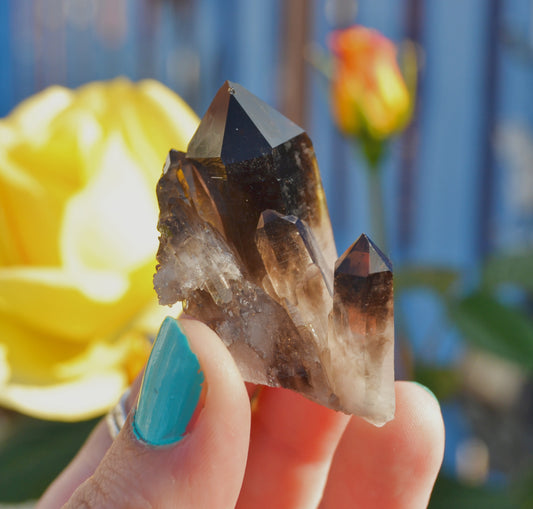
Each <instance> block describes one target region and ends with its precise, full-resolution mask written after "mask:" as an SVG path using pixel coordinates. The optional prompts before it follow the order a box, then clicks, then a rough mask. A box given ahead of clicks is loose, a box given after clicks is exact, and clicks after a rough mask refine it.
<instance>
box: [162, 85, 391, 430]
mask: <svg viewBox="0 0 533 509" xmlns="http://www.w3.org/2000/svg"><path fill="white" fill-rule="evenodd" d="M157 196H158V200H159V207H160V217H159V223H158V229H159V231H160V232H161V237H160V245H159V250H158V254H157V259H158V262H159V265H158V267H157V273H156V275H155V276H154V286H155V288H156V290H157V293H158V295H159V301H160V303H161V304H173V303H174V302H176V301H178V300H180V301H182V302H183V304H184V309H185V311H186V312H187V313H188V314H189V315H192V316H194V317H197V318H198V319H200V320H202V321H203V322H205V323H206V324H207V325H209V326H210V327H211V328H212V329H214V330H215V331H216V332H217V333H218V334H219V335H220V337H221V338H222V339H223V341H224V342H225V344H226V345H227V347H228V349H229V350H230V352H231V353H232V355H233V356H234V358H235V360H236V362H237V364H238V366H239V368H240V369H241V372H242V374H243V377H244V378H245V379H246V380H248V381H251V382H255V383H262V384H268V385H271V386H281V387H287V388H291V389H294V390H297V391H299V392H300V393H302V394H304V395H305V396H307V397H308V398H310V399H312V400H314V401H317V402H319V403H321V404H324V405H326V406H329V407H330V408H333V409H335V410H342V411H345V412H348V413H353V412H357V413H359V414H360V415H363V416H365V417H366V418H367V419H368V420H370V421H372V422H376V423H379V424H381V423H382V422H383V420H384V419H386V418H390V417H391V415H389V414H387V415H388V417H386V418H383V415H385V412H384V411H383V408H384V403H383V401H385V400H387V401H389V398H390V395H389V393H388V388H389V386H388V381H389V379H392V378H391V377H393V372H392V365H391V364H390V362H389V361H390V359H391V357H389V355H392V353H391V352H392V350H391V349H389V350H387V349H386V348H385V347H383V348H381V349H380V348H378V343H379V341H377V342H375V344H374V342H373V339H372V340H371V341H370V342H369V343H368V344H370V343H372V344H373V345H374V346H372V347H371V348H369V347H363V346H361V344H360V340H361V334H362V332H361V331H362V329H360V328H358V326H356V322H355V321H353V320H352V315H353V314H354V312H355V310H357V309H358V310H359V313H360V315H361V319H362V317H364V315H365V309H366V308H368V309H370V310H372V312H373V313H374V310H377V309H378V307H376V306H374V304H373V303H372V302H373V301H368V300H367V299H369V298H373V295H374V293H375V291H374V290H375V289H373V285H375V284H376V285H377V284H378V283H379V285H381V284H382V283H381V282H380V281H381V279H379V277H374V273H376V274H377V273H378V271H377V270H376V267H377V265H376V264H377V263H378V262H377V261H373V262H372V263H371V264H370V265H369V267H370V269H369V271H370V272H369V274H370V275H367V276H368V278H367V282H368V285H369V286H368V285H367V287H366V288H367V291H366V293H365V291H363V290H362V286H361V285H359V286H357V285H358V284H359V283H360V281H359V280H358V279H357V277H359V276H360V275H361V274H362V273H363V272H364V270H363V271H361V270H359V272H357V271H355V273H353V271H351V272H350V271H347V274H348V273H349V274H350V277H352V276H353V277H355V279H350V278H349V277H348V278H344V279H343V277H344V276H343V274H344V272H346V270H345V269H346V267H348V266H351V265H350V263H351V262H349V263H348V260H352V257H351V255H350V256H347V255H345V256H344V257H343V258H342V259H341V261H339V262H338V263H337V267H336V271H335V276H334V275H333V267H334V262H335V259H336V252H335V247H334V243H333V235H332V231H331V225H330V222H329V216H328V213H327V207H326V202H325V197H324V192H323V189H322V184H321V181H320V175H319V172H318V166H317V164H316V159H315V155H314V151H313V147H312V144H311V140H310V139H309V137H308V136H307V134H305V132H304V131H303V130H302V129H301V128H300V127H298V126H296V125H295V124H293V123H292V122H291V121H290V120H288V119H286V118H285V117H283V116H282V115H281V114H280V113H278V112H276V111H275V110H273V109H272V108H270V107H269V106H268V105H267V104H265V103H264V102H262V101H260V100H259V99H258V98H256V97H255V96H253V95H252V94H250V93H249V92H248V91H247V90H245V89H244V88H242V87H241V86H240V85H238V84H236V83H231V82H226V83H225V84H224V85H223V86H222V87H221V89H220V90H219V91H218V93H217V95H216V97H215V99H214V100H213V103H212V104H211V106H210V107H209V109H208V111H207V113H206V114H205V116H204V118H203V119H202V121H201V123H200V125H199V127H198V129H197V131H196V133H195V135H194V136H193V138H192V139H191V142H190V144H189V147H188V152H187V154H184V153H182V152H176V151H173V150H171V151H170V154H169V157H168V159H167V163H166V164H165V167H164V170H163V175H162V177H161V179H160V181H159V183H158V186H157ZM365 238H366V237H365ZM369 245H371V244H369ZM372 246H373V245H372ZM372 249H374V248H373V247H372ZM372 252H373V251H372ZM376 252H378V251H376ZM368 253H370V251H368ZM368 253H367V254H368ZM353 259H354V260H355V258H353ZM380 259H381V258H380ZM383 259H385V258H383ZM347 263H348V265H346V264H347ZM354 263H355V262H354ZM389 276H390V272H389ZM341 280H342V281H341ZM350 281H351V283H350ZM349 284H353V285H355V286H353V287H352V288H351V292H350V291H348V290H349V288H348V287H347V286H346V285H348V286H349ZM343 285H344V286H343ZM380 288H381V286H380ZM390 289H391V293H390V298H392V286H390ZM345 294H346V295H345ZM387 302H388V301H387ZM373 306H374V307H373ZM387 309H388V311H387V312H386V313H384V314H383V316H381V315H380V317H378V315H377V314H376V313H374V315H375V316H374V315H372V316H373V317H374V318H369V320H377V321H379V320H381V319H382V318H383V320H384V322H383V323H381V322H379V323H377V322H376V331H378V330H379V331H380V332H379V333H377V335H378V336H379V337H380V338H382V339H383V341H382V343H383V345H385V344H389V343H390V344H392V336H391V334H392V330H393V329H392V327H389V326H390V325H391V324H390V322H391V320H392V302H390V307H389V308H387ZM389 311H390V312H389ZM345 316H347V317H349V318H350V319H349V320H347V319H345ZM369 316H370V315H369ZM357 323H358V322H357ZM368 323H371V322H368ZM382 328H383V330H381V329H382ZM368 337H369V336H368V335H367V336H365V340H366V339H368ZM367 342H368V341H367ZM338 355H342V356H344V357H343V359H337V356H338ZM361 356H363V357H364V356H366V357H364V358H363V357H361ZM368 356H371V357H372V362H369V361H368V360H367V357H368ZM380 360H381V361H382V365H380V364H379V362H380ZM361 366H364V369H363V368H361ZM362 377H364V378H365V381H364V383H363V382H362ZM384 380H385V381H386V383H385V382H384ZM365 384H366V385H365ZM374 397H375V400H373V399H372V398H374ZM376 402H377V403H376ZM389 407H390V408H392V409H393V407H394V403H393V402H392V407H391V406H390V401H389ZM389 407H388V408H389ZM376 409H378V410H376Z"/></svg>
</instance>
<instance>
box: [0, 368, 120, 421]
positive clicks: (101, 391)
mask: <svg viewBox="0 0 533 509" xmlns="http://www.w3.org/2000/svg"><path fill="white" fill-rule="evenodd" d="M125 388H126V377H125V375H124V374H122V373H118V372H116V371H102V372H96V373H92V374H89V375H87V376H86V377H82V378H77V379H74V380H72V381H70V382H68V383H62V384H52V385H35V386H32V385H22V384H11V385H8V386H5V387H0V405H3V406H5V407H8V408H12V409H14V410H17V411H19V412H22V413H26V414H29V415H32V416H33V417H38V418H40V419H52V420H65V421H76V420H82V419H90V418H91V417H96V416H98V415H102V414H104V413H105V412H107V411H108V409H109V408H111V407H112V406H113V405H114V404H115V403H116V402H117V401H118V399H119V398H120V395H121V394H122V393H123V392H124V390H125Z"/></svg>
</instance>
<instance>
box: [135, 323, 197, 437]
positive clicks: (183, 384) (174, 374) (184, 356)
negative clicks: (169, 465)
mask: <svg viewBox="0 0 533 509" xmlns="http://www.w3.org/2000/svg"><path fill="white" fill-rule="evenodd" d="M203 382H204V374H203V372H202V370H201V367H200V363H199V362H198V358H197V357H196V355H195V354H194V353H193V352H192V351H191V349H190V348H189V342H188V341H187V336H185V333H184V332H183V330H182V329H181V327H180V325H179V324H178V322H177V321H176V320H175V319H174V318H170V317H167V318H165V320H164V321H163V324H162V325H161V328H160V329H159V333H158V334H157V338H156V340H155V342H154V346H153V348H152V353H151V354H150V358H149V359H148V363H147V365H146V370H145V372H144V377H143V381H142V385H141V390H140V393H139V401H138V403H137V410H136V412H135V417H134V419H133V430H134V432H135V435H136V436H137V438H139V439H141V440H143V441H144V442H147V443H148V444H151V445H156V446H160V445H167V444H173V443H176V442H178V441H179V440H181V439H182V438H183V436H184V434H185V431H186V429H187V425H188V424H189V422H190V420H191V418H192V416H193V414H194V411H195V409H196V407H197V406H198V401H199V399H200V394H201V392H202V385H203Z"/></svg>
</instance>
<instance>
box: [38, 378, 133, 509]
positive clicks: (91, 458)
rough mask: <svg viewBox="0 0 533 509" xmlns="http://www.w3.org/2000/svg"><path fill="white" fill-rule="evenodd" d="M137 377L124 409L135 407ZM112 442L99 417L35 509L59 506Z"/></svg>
mask: <svg viewBox="0 0 533 509" xmlns="http://www.w3.org/2000/svg"><path fill="white" fill-rule="evenodd" d="M141 380H142V373H141V374H140V375H139V376H138V377H137V378H136V379H135V381H134V382H133V384H132V385H131V387H130V394H129V396H128V398H127V400H126V402H125V405H124V406H125V409H126V411H127V412H129V411H130V410H131V409H132V408H133V407H134V406H135V402H136V401H137V396H138V394H139V389H140V386H141ZM112 443H113V439H112V438H111V435H110V434H109V429H108V426H107V423H106V421H105V419H102V420H101V421H100V422H99V423H98V425H97V426H96V428H95V429H94V430H93V431H92V433H91V434H90V435H89V437H88V438H87V440H86V441H85V444H84V445H83V447H82V448H81V449H80V451H79V452H78V454H76V456H75V457H74V459H73V460H72V461H71V462H70V463H69V465H68V466H67V467H66V468H65V470H64V471H63V472H62V473H61V474H60V475H59V477H57V479H56V480H55V481H54V482H53V483H52V484H51V485H50V486H49V487H48V489H47V490H46V492H45V493H44V495H43V496H42V497H41V500H40V501H39V503H38V504H37V508H36V509H41V508H46V507H61V506H62V505H63V504H64V503H65V502H66V501H67V500H68V499H69V498H70V496H71V495H72V493H73V492H74V490H75V489H76V488H77V487H78V486H79V485H80V484H81V483H82V482H84V481H85V480H86V479H88V478H89V477H90V476H91V475H93V473H94V471H95V470H96V467H98V465H99V464H100V461H102V458H103V457H104V455H105V453H106V452H107V450H108V449H109V447H110V446H111V444H112Z"/></svg>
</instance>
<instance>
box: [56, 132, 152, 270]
mask: <svg viewBox="0 0 533 509" xmlns="http://www.w3.org/2000/svg"><path fill="white" fill-rule="evenodd" d="M94 164H95V166H96V167H97V168H99V173H98V175H97V176H96V177H95V178H94V179H93V180H92V181H91V182H90V183H89V185H88V186H87V187H85V188H84V189H83V190H82V191H80V192H79V193H77V194H75V195H74V196H73V197H72V198H71V199H70V201H69V202H68V204H67V205H66V207H65V213H64V221H63V228H62V232H61V251H62V262H63V266H64V267H66V268H67V269H69V270H71V271H72V272H76V271H78V270H84V269H87V268H88V269H98V270H113V271H116V272H118V273H123V274H127V273H128V272H129V271H132V270H134V269H135V268H137V267H138V266H139V265H142V264H144V263H146V262H147V261H150V260H153V259H154V254H155V252H156V250H157V230H156V224H157V204H156V199H155V192H154V189H155V184H156V179H155V176H154V181H153V183H152V184H153V185H152V186H147V185H146V181H145V178H144V177H143V175H142V173H143V172H142V170H141V169H140V168H139V166H138V164H137V163H136V161H135V160H134V159H133V158H132V157H131V154H130V153H129V151H128V150H127V148H126V147H125V145H124V143H123V141H122V138H121V137H120V136H119V135H118V133H114V134H113V135H111V136H110V137H109V138H108V140H107V141H106V143H105V145H104V146H103V147H102V154H101V156H100V157H98V158H95V159H94Z"/></svg>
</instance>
